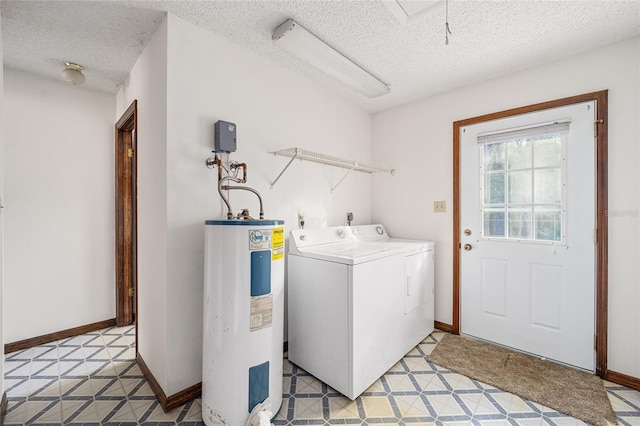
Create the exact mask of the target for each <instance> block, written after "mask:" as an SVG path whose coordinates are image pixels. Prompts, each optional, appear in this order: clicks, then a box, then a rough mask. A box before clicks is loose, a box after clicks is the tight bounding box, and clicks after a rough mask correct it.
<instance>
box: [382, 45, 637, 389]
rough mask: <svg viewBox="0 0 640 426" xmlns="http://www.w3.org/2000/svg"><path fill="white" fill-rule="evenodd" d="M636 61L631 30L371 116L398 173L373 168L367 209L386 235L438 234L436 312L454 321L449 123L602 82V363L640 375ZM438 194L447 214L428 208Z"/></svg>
mask: <svg viewBox="0 0 640 426" xmlns="http://www.w3.org/2000/svg"><path fill="white" fill-rule="evenodd" d="M639 66H640V39H639V38H635V39H633V40H627V41H625V42H621V43H618V44H615V45H612V46H609V47H605V48H601V49H598V50H594V51H592V52H588V53H585V54H581V55H578V56H574V57H571V58H568V59H565V60H562V61H558V62H555V63H551V64H546V65H542V66H540V67H537V68H534V69H530V70H526V71H522V72H518V73H515V74H511V75H508V76H505V77H502V78H499V79H495V80H491V81H487V82H484V83H479V84H475V85H472V86H468V87H464V88H461V89H458V90H454V91H451V92H448V93H444V94H441V95H438V96H434V97H431V98H427V99H424V100H422V101H418V102H415V103H412V104H409V105H404V106H400V107H397V108H394V109H392V110H389V111H385V112H381V113H378V114H376V115H375V116H374V119H373V123H374V143H373V149H374V159H377V160H379V161H384V160H387V159H388V160H389V161H391V162H392V164H393V166H394V167H395V168H396V169H397V172H396V176H395V178H394V179H393V180H392V181H391V180H386V179H379V178H378V177H377V176H376V177H374V188H375V191H374V193H373V204H372V212H373V215H372V218H373V221H374V222H377V221H380V222H383V223H385V224H386V226H387V227H388V229H389V233H390V234H391V235H394V236H397V237H414V238H425V239H433V240H435V241H436V250H437V257H436V259H437V260H436V320H438V321H441V322H444V323H448V324H451V322H452V275H453V271H452V262H453V260H452V259H453V255H452V250H453V247H452V226H453V218H452V207H453V206H452V193H453V176H452V164H453V142H452V140H453V135H452V123H453V122H454V121H457V120H462V119H465V118H471V117H475V116H478V115H483V114H488V113H491V112H496V111H502V110H505V109H509V108H514V107H519V106H525V105H530V104H534V103H537V102H543V101H548V100H553V99H558V98H563V97H568V96H573V95H578V94H582V93H588V92H593V91H598V90H603V89H609V212H610V215H609V342H608V344H609V369H611V370H614V371H617V372H620V373H624V374H629V375H631V376H634V377H640V339H639V338H638V336H640V311H639V310H638V309H637V307H638V306H639V305H640V293H639V292H640V289H639V288H638V282H640V263H639V262H638V259H639V258H640V244H639V239H638V235H640V218H639V216H640V215H639V214H638V211H639V210H638V208H639V206H640V194H639V192H638V181H639V180H640V167H639V163H640V150H639V144H638V140H639V135H640V129H639V128H638V121H640V96H638V94H639V93H640V92H639V91H640V84H639V80H640V79H639V76H640V73H639ZM436 200H446V201H447V212H446V213H445V214H442V213H433V201H436ZM625 212H631V214H626V213H625Z"/></svg>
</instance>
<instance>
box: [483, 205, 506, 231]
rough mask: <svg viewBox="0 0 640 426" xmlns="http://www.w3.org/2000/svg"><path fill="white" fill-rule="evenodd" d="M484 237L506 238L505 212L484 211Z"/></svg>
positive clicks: (500, 210) (496, 210)
mask: <svg viewBox="0 0 640 426" xmlns="http://www.w3.org/2000/svg"><path fill="white" fill-rule="evenodd" d="M483 214H484V236H485V237H504V210H503V209H484V212H483Z"/></svg>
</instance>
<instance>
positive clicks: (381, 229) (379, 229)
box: [376, 226, 384, 235]
mask: <svg viewBox="0 0 640 426" xmlns="http://www.w3.org/2000/svg"><path fill="white" fill-rule="evenodd" d="M376 232H377V233H378V234H380V235H382V234H384V229H383V228H382V226H376Z"/></svg>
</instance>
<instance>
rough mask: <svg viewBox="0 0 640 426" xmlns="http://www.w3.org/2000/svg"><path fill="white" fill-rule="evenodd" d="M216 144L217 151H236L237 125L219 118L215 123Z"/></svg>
mask: <svg viewBox="0 0 640 426" xmlns="http://www.w3.org/2000/svg"><path fill="white" fill-rule="evenodd" d="M214 145H215V149H216V151H220V152H236V125H235V124H234V123H229V122H228V121H222V120H218V121H216V124H215V125H214Z"/></svg>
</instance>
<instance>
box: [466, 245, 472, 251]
mask: <svg viewBox="0 0 640 426" xmlns="http://www.w3.org/2000/svg"><path fill="white" fill-rule="evenodd" d="M471 248H472V247H471V244H465V245H464V249H465V250H466V251H471Z"/></svg>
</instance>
